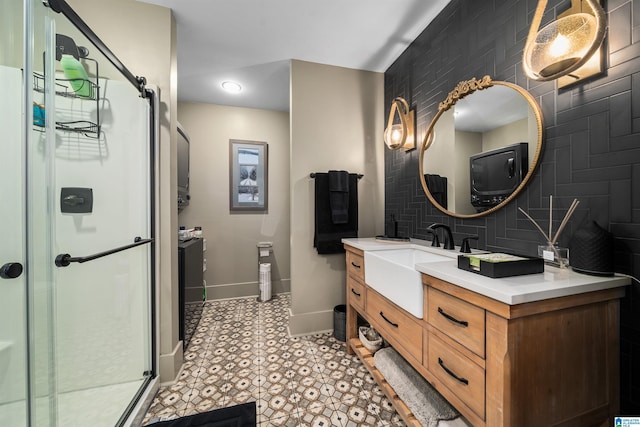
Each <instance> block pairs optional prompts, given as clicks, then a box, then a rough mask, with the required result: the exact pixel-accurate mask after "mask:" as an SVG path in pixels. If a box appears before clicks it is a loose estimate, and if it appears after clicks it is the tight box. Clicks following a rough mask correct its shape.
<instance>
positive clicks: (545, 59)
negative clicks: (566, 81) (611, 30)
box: [523, 0, 606, 81]
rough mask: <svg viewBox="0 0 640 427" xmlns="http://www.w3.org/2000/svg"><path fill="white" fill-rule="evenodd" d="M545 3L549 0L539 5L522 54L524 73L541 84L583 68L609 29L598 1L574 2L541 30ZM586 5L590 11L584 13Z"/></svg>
mask: <svg viewBox="0 0 640 427" xmlns="http://www.w3.org/2000/svg"><path fill="white" fill-rule="evenodd" d="M546 4H547V0H540V1H539V2H538V7H537V9H536V12H535V15H534V18H533V22H532V23H531V29H530V30H529V36H528V37H527V43H526V45H525V48H524V55H523V66H524V71H525V73H526V74H527V76H528V77H529V78H531V79H533V80H540V81H548V80H555V79H558V78H560V77H562V76H565V75H569V74H571V73H572V72H573V71H575V70H577V69H579V68H580V67H582V66H583V65H584V64H585V63H586V62H587V61H589V59H590V58H591V56H592V55H593V54H594V53H595V52H596V51H597V50H598V49H599V48H600V46H601V45H602V41H603V39H604V35H605V30H606V25H605V13H604V10H603V9H602V7H601V6H600V5H599V4H598V2H597V0H572V7H571V9H570V10H569V11H567V12H566V13H564V14H561V15H559V16H558V19H557V20H555V21H553V22H552V23H550V24H549V25H547V26H545V27H544V28H542V29H541V30H539V27H540V21H541V20H542V14H543V13H544V9H545V7H546ZM583 4H587V5H588V6H589V9H587V8H586V7H585V8H584V10H583ZM575 78H576V79H578V78H579V77H578V76H575Z"/></svg>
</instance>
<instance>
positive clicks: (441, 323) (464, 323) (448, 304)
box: [425, 287, 485, 358]
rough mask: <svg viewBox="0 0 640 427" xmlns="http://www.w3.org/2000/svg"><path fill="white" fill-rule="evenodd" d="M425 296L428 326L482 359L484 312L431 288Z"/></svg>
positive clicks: (483, 354) (483, 353) (483, 352)
mask: <svg viewBox="0 0 640 427" xmlns="http://www.w3.org/2000/svg"><path fill="white" fill-rule="evenodd" d="M425 296H426V298H427V300H426V304H425V305H426V309H427V321H428V322H429V324H431V325H432V326H434V327H436V328H438V329H439V330H441V331H442V332H444V333H445V334H447V335H448V336H450V337H451V338H452V339H454V340H455V341H457V342H459V343H460V344H462V345H463V346H465V347H467V348H468V349H469V350H471V351H473V352H474V353H475V354H477V355H478V356H480V357H482V358H484V357H485V345H484V339H485V313H484V310H483V309H481V308H480V307H477V306H475V305H473V304H469V303H468V302H466V301H463V300H461V299H459V298H456V297H453V296H451V295H448V294H445V293H444V292H440V291H438V290H437V289H433V288H431V287H429V288H427V293H426V294H425Z"/></svg>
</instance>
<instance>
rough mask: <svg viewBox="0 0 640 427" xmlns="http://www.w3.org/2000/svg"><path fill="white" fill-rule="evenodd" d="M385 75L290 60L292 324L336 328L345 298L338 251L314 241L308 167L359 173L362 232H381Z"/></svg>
mask: <svg viewBox="0 0 640 427" xmlns="http://www.w3.org/2000/svg"><path fill="white" fill-rule="evenodd" d="M383 88H384V79H383V74H382V73H373V72H366V71H358V70H352V69H346V68H339V67H332V66H327V65H320V64H313V63H309V62H303V61H296V60H294V61H292V64H291V181H290V186H291V189H290V191H291V299H292V305H291V315H290V319H289V328H290V332H291V333H292V334H293V335H299V334H306V333H309V332H316V331H322V330H328V329H332V328H333V307H334V306H335V305H337V304H342V303H344V302H345V292H344V289H345V259H344V255H343V254H336V255H318V253H317V252H316V250H315V249H314V248H313V228H314V226H313V224H314V213H313V209H314V200H313V197H314V182H313V180H312V179H310V178H309V173H311V172H324V171H327V170H329V169H344V170H348V171H350V172H354V173H361V174H364V177H363V178H362V179H361V180H360V182H359V184H358V197H359V207H360V209H359V235H360V236H361V237H370V236H374V235H376V234H382V233H383V232H384V226H383V222H384V143H383V140H382V133H383V130H384V117H383V116H384V108H383V103H384V93H383Z"/></svg>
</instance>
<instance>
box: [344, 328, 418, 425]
mask: <svg viewBox="0 0 640 427" xmlns="http://www.w3.org/2000/svg"><path fill="white" fill-rule="evenodd" d="M349 345H350V346H351V348H352V349H353V351H354V352H355V354H356V356H358V359H360V361H361V362H362V364H363V365H364V366H365V368H367V370H368V371H369V373H370V374H371V376H372V377H373V379H374V380H375V381H376V383H377V384H378V386H379V387H380V389H381V390H382V392H383V393H384V395H385V396H387V399H389V401H390V402H391V404H392V405H393V408H394V409H395V410H396V411H397V412H398V415H400V418H402V420H403V421H404V422H405V424H407V426H409V427H422V424H420V421H418V419H417V418H416V417H415V415H413V413H412V412H411V410H410V409H409V407H408V406H407V405H406V404H405V403H404V402H403V401H402V399H400V397H398V395H397V394H396V392H395V390H394V389H393V387H391V385H390V384H389V383H388V382H387V380H385V379H384V377H383V376H382V373H381V372H380V371H379V370H378V369H377V368H376V367H375V364H374V361H373V353H371V352H370V351H369V350H367V349H366V348H365V346H363V345H362V342H361V341H360V340H359V339H358V338H351V339H350V340H349Z"/></svg>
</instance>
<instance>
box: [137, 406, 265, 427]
mask: <svg viewBox="0 0 640 427" xmlns="http://www.w3.org/2000/svg"><path fill="white" fill-rule="evenodd" d="M148 426H149V427H255V426H256V402H249V403H243V404H241V405H236V406H230V407H228V408H221V409H215V410H213V411H209V412H205V413H202V414H195V415H189V416H186V417H181V418H176V419H173V420H168V421H160V422H157V423H153V424H149V425H148Z"/></svg>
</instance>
